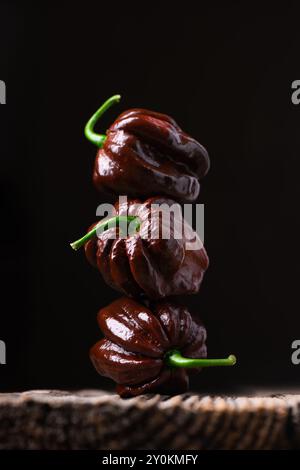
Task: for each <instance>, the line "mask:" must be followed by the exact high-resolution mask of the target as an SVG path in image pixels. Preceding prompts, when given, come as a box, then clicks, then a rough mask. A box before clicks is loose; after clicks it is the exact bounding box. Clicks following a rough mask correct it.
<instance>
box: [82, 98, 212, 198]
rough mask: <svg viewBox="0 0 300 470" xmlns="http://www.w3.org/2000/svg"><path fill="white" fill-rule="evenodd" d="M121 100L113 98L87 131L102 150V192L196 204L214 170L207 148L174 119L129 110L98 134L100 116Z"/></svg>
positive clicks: (98, 164)
mask: <svg viewBox="0 0 300 470" xmlns="http://www.w3.org/2000/svg"><path fill="white" fill-rule="evenodd" d="M119 100H120V95H115V96H112V97H111V98H109V99H108V100H107V101H106V102H105V103H104V104H103V105H102V106H101V107H100V108H99V109H98V111H96V113H95V114H94V115H93V116H92V117H91V119H90V120H89V121H88V123H87V125H86V127H85V135H86V137H87V139H89V140H90V141H91V142H93V143H94V144H95V145H97V146H98V147H99V150H98V153H97V156H96V160H95V166H94V173H93V181H94V184H95V186H96V188H97V189H98V190H100V191H104V192H109V193H114V194H127V195H128V196H129V197H149V196H155V195H162V196H167V197H171V198H173V199H175V200H178V201H181V202H193V201H195V200H196V199H197V197H198V195H199V191H200V184H199V180H200V179H201V178H203V177H204V176H205V175H206V173H207V172H208V170H209V166H210V161H209V156H208V153H207V151H206V150H205V148H204V147H203V146H202V145H201V144H200V143H199V142H197V141H196V140H195V139H193V138H192V137H190V136H189V135H188V134H186V133H185V132H183V131H182V130H181V129H180V127H179V126H178V125H177V124H176V122H175V121H174V119H172V118H171V117H169V116H167V115H165V114H161V113H157V112H154V111H149V110H146V109H130V110H128V111H125V112H124V113H122V114H121V115H120V116H119V117H118V118H117V119H116V121H115V122H114V123H113V124H112V125H111V126H110V128H109V129H108V131H107V133H106V135H103V134H96V133H95V132H94V126H95V124H96V123H97V121H98V119H99V118H100V116H101V115H102V114H103V113H104V111H106V110H107V109H108V108H109V107H110V106H111V105H112V104H113V103H115V102H117V101H119Z"/></svg>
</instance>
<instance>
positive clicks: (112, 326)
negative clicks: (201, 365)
mask: <svg viewBox="0 0 300 470" xmlns="http://www.w3.org/2000/svg"><path fill="white" fill-rule="evenodd" d="M98 324H99V326H100V329H101V330H102V332H103V334H104V336H105V338H104V339H102V340H100V341H99V342H98V343H96V344H95V345H94V346H93V347H92V348H91V350H90V357H91V360H92V362H93V364H94V366H95V368H96V370H97V371H98V372H99V374H101V375H104V376H106V377H109V378H111V379H112V380H114V381H115V382H116V383H117V392H118V393H119V394H120V395H121V396H122V397H127V396H134V395H140V394H142V393H152V392H160V393H166V394H172V393H181V392H184V391H186V390H187V389H188V385H189V379H188V372H187V370H185V369H182V368H172V367H169V366H167V365H166V363H165V356H166V354H167V353H168V352H169V351H171V350H173V349H179V350H180V351H181V352H182V353H184V354H185V355H188V356H189V357H191V358H204V357H206V346H205V339H206V331H205V328H204V326H203V325H201V324H197V323H195V321H194V320H193V319H192V317H191V315H190V313H189V312H188V311H187V309H186V308H185V307H182V306H179V305H176V304H174V303H170V302H162V303H159V304H157V305H156V306H155V307H154V308H153V311H151V310H150V309H149V308H146V307H145V306H144V305H141V304H139V303H137V302H136V301H134V300H132V299H129V298H126V297H123V298H121V299H118V300H116V301H115V302H113V303H112V304H111V305H109V306H108V307H106V308H103V309H102V310H100V311H99V313H98Z"/></svg>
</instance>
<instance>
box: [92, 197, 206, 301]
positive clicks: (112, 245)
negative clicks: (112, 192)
mask: <svg viewBox="0 0 300 470" xmlns="http://www.w3.org/2000/svg"><path fill="white" fill-rule="evenodd" d="M163 203H164V204H166V205H167V206H173V205H176V203H175V202H174V201H172V200H169V199H164V198H159V197H156V198H155V197H154V198H149V199H147V200H146V201H145V202H144V203H143V204H140V203H139V201H137V200H129V201H128V204H126V203H124V204H123V205H122V204H121V205H118V204H117V205H115V210H116V214H118V215H123V214H127V215H135V216H138V217H139V219H140V221H141V225H140V229H139V232H137V233H134V234H133V235H132V234H131V235H128V236H127V238H120V237H118V233H116V230H118V228H117V229H115V228H111V229H108V230H106V231H104V232H102V233H101V234H100V235H99V236H98V237H95V238H93V239H91V240H89V241H88V242H87V243H86V245H85V253H86V256H87V259H88V260H89V262H90V263H91V264H92V265H93V266H95V267H97V268H98V270H99V271H100V273H101V275H102V277H103V279H104V281H105V282H106V283H107V284H108V285H109V286H111V287H112V288H114V289H115V290H117V291H119V292H121V293H123V294H125V295H127V296H129V297H137V298H140V297H143V296H146V297H148V298H149V299H152V300H158V299H163V298H165V297H169V296H174V295H185V294H195V293H197V292H198V291H199V288H200V285H201V283H202V280H203V276H204V273H205V271H206V269H207V268H208V264H209V260H208V256H207V254H206V251H205V248H204V247H203V245H202V243H201V241H200V239H199V238H197V240H199V242H200V245H201V248H199V249H196V250H190V249H186V241H187V240H192V239H193V238H194V237H198V235H197V234H196V232H194V231H193V230H192V228H191V227H190V226H189V225H185V230H184V236H183V237H182V238H181V239H178V238H177V239H176V238H174V234H175V230H176V225H175V224H174V223H172V222H171V225H170V239H163V238H161V237H160V238H156V239H155V238H154V239H152V238H150V239H149V238H148V239H146V238H145V234H147V233H155V232H156V233H158V230H162V227H163V225H164V220H163V218H161V217H160V216H159V213H155V211H153V204H157V205H161V204H163ZM173 207H174V206H173ZM177 207H179V206H178V205H177ZM151 208H152V211H151ZM167 220H169V219H167ZM150 230H153V232H150ZM116 235H117V236H116Z"/></svg>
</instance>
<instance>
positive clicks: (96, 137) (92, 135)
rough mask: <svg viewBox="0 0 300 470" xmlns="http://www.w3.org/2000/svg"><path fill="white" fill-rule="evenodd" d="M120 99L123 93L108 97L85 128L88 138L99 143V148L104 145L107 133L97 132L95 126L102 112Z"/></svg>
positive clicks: (94, 142) (96, 143)
mask: <svg viewBox="0 0 300 470" xmlns="http://www.w3.org/2000/svg"><path fill="white" fill-rule="evenodd" d="M120 99H121V95H114V96H111V97H110V98H108V100H106V101H105V103H103V104H102V106H100V108H99V109H98V110H97V111H96V112H95V114H93V116H92V117H91V118H90V119H89V120H88V122H87V124H86V126H85V128H84V135H85V136H86V138H87V139H88V140H89V141H90V142H92V143H93V144H95V145H97V147H99V148H102V147H103V144H104V142H105V139H106V135H105V134H96V132H95V131H94V127H95V125H96V124H97V122H98V120H99V118H100V117H101V116H102V114H103V113H105V111H107V110H108V109H109V108H110V107H111V106H112V105H113V104H115V103H118V102H119V101H120Z"/></svg>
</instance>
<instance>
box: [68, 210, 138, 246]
mask: <svg viewBox="0 0 300 470" xmlns="http://www.w3.org/2000/svg"><path fill="white" fill-rule="evenodd" d="M133 221H135V223H134V224H133V227H131V228H133V229H134V231H135V232H137V231H138V230H139V228H140V221H139V218H138V217H136V216H133V215H128V216H127V215H116V216H115V217H111V218H110V219H106V220H101V221H100V222H99V223H98V224H96V225H95V227H93V228H92V230H90V231H89V232H88V233H86V234H85V235H84V236H83V237H81V238H79V240H76V241H75V242H73V243H70V245H71V247H72V248H73V250H75V251H77V250H79V248H81V247H82V246H83V245H85V244H86V242H88V241H89V240H91V238H94V237H96V236H97V232H98V230H102V231H104V230H107V229H109V228H115V227H116V226H117V225H119V227H120V228H121V229H122V224H123V227H124V225H125V224H126V228H127V225H128V224H129V223H130V222H133Z"/></svg>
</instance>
